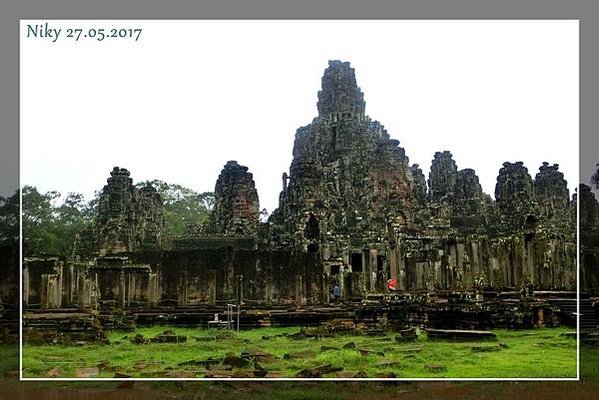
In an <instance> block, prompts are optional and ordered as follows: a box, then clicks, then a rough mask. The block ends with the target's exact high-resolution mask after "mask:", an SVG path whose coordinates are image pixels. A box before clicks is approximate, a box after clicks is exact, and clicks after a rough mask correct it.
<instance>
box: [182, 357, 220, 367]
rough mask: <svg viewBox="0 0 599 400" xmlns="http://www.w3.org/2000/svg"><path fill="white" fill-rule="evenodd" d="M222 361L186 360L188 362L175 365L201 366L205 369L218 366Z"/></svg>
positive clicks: (213, 359) (211, 359)
mask: <svg viewBox="0 0 599 400" xmlns="http://www.w3.org/2000/svg"><path fill="white" fill-rule="evenodd" d="M222 361H223V359H222V358H209V359H207V360H188V361H183V362H181V363H179V364H177V365H178V366H180V367H183V366H201V367H205V368H208V367H210V366H212V365H217V364H220V363H221V362H222Z"/></svg>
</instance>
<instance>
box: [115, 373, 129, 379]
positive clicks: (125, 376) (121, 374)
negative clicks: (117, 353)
mask: <svg viewBox="0 0 599 400" xmlns="http://www.w3.org/2000/svg"><path fill="white" fill-rule="evenodd" d="M114 377H115V378H131V375H129V374H124V373H122V372H115V373H114Z"/></svg>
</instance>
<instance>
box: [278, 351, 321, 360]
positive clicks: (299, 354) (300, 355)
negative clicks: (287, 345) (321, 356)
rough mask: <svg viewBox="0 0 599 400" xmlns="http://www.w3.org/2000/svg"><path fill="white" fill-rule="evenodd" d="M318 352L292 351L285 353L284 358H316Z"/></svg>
mask: <svg viewBox="0 0 599 400" xmlns="http://www.w3.org/2000/svg"><path fill="white" fill-rule="evenodd" d="M314 357H316V353H315V352H314V351H312V350H304V351H296V352H292V353H285V354H284V355H283V358H284V359H286V360H291V359H298V358H300V359H301V358H314Z"/></svg>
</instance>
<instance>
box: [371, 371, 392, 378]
mask: <svg viewBox="0 0 599 400" xmlns="http://www.w3.org/2000/svg"><path fill="white" fill-rule="evenodd" d="M374 377H375V378H397V374H396V373H395V372H391V371H386V372H377V373H376V374H374Z"/></svg>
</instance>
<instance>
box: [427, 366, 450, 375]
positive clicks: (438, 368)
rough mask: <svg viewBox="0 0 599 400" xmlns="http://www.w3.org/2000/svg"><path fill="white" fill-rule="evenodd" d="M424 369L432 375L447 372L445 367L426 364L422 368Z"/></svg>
mask: <svg viewBox="0 0 599 400" xmlns="http://www.w3.org/2000/svg"><path fill="white" fill-rule="evenodd" d="M424 368H426V369H427V370H428V371H430V372H432V373H433V374H438V373H440V372H445V371H447V367H446V366H445V365H443V364H436V363H435V364H427V365H425V366H424Z"/></svg>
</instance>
